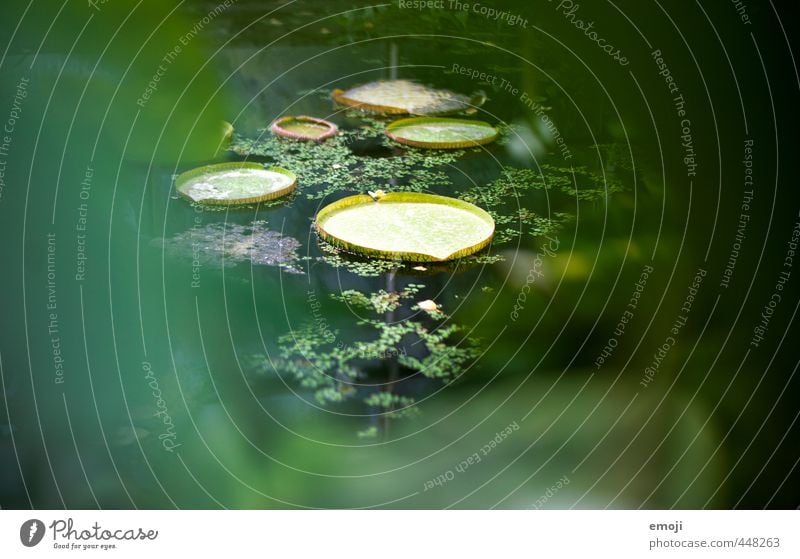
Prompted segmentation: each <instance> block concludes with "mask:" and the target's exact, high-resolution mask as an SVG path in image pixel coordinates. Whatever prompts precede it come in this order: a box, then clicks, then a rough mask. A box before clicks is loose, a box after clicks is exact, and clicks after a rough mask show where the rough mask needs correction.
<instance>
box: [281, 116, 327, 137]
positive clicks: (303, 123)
mask: <svg viewBox="0 0 800 559" xmlns="http://www.w3.org/2000/svg"><path fill="white" fill-rule="evenodd" d="M270 130H272V133H273V134H276V135H278V136H283V137H284V138H291V139H293V140H313V141H321V140H324V139H326V138H330V137H331V136H335V135H336V133H337V132H339V127H338V126H336V125H335V124H333V123H332V122H328V121H327V120H323V119H321V118H315V117H313V116H285V117H283V118H279V119H278V120H276V121H275V122H273V123H272V126H271V127H270Z"/></svg>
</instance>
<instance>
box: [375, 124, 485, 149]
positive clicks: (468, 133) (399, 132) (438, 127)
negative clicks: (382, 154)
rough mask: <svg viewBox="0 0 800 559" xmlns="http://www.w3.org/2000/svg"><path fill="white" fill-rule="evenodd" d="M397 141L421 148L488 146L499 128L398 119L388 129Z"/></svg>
mask: <svg viewBox="0 0 800 559" xmlns="http://www.w3.org/2000/svg"><path fill="white" fill-rule="evenodd" d="M386 135H387V136H388V137H390V138H391V139H392V140H394V141H395V142H400V143H401V144H406V145H409V146H414V147H418V148H435V149H458V148H468V147H475V146H479V145H483V144H488V143H490V142H493V141H495V140H496V139H497V135H498V132H497V129H496V128H495V127H494V126H492V125H491V124H489V123H487V122H483V121H480V120H464V119H459V118H433V117H418V118H404V119H402V120H396V121H395V122H392V123H391V124H389V125H388V126H387V127H386Z"/></svg>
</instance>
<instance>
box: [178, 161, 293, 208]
mask: <svg viewBox="0 0 800 559" xmlns="http://www.w3.org/2000/svg"><path fill="white" fill-rule="evenodd" d="M296 182H297V177H296V176H295V174H294V173H292V172H291V171H287V170H286V169H282V168H280V167H270V168H268V169H265V168H264V166H263V165H260V164H258V163H251V162H246V161H245V162H237V163H220V164H217V165H206V166H205V167H199V168H197V169H192V170H191V171H186V172H185V173H182V174H180V175H178V177H177V178H176V179H175V186H176V188H177V190H178V192H179V193H181V194H182V195H183V196H185V197H187V198H189V199H190V200H191V201H193V202H198V203H201V204H223V205H230V204H253V203H256V202H261V201H265V200H273V199H275V198H280V197H281V196H285V195H287V194H289V193H290V192H291V191H292V190H294V187H295V184H296Z"/></svg>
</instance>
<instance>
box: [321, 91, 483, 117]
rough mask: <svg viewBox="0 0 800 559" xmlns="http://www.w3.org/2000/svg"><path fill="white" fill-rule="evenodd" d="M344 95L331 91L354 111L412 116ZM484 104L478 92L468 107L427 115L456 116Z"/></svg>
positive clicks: (335, 98) (339, 101)
mask: <svg viewBox="0 0 800 559" xmlns="http://www.w3.org/2000/svg"><path fill="white" fill-rule="evenodd" d="M346 94H347V91H345V90H344V89H340V88H338V87H337V88H336V89H334V90H333V91H331V98H332V99H333V100H334V101H335V102H336V103H338V104H340V105H344V106H347V107H353V108H354V109H358V110H360V111H365V112H370V113H375V114H384V115H398V116H401V115H412V114H414V113H411V112H409V111H408V110H407V109H405V108H403V107H392V106H390V105H378V104H376V103H366V102H364V101H357V100H355V99H351V98H349V97H347V96H346ZM485 102H486V95H485V94H484V93H483V92H482V91H479V92H475V93H473V94H472V97H471V98H470V100H469V103H468V106H467V107H465V108H463V109H456V110H450V111H443V112H438V113H428V115H429V116H430V115H431V114H438V115H446V114H458V113H462V112H470V111H475V110H477V108H478V107H480V106H482V105H483V104H484V103H485Z"/></svg>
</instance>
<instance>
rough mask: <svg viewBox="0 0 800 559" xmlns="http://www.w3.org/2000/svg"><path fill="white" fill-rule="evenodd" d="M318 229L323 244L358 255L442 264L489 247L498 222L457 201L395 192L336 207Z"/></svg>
mask: <svg viewBox="0 0 800 559" xmlns="http://www.w3.org/2000/svg"><path fill="white" fill-rule="evenodd" d="M316 228H317V231H318V232H319V234H320V236H321V237H322V238H323V239H324V240H325V241H327V242H329V243H330V244H332V245H334V246H337V247H340V248H343V249H344V250H348V251H352V252H355V253H358V254H364V255H367V256H375V257H378V258H386V259H392V260H404V261H414V262H442V261H446V260H454V259H456V258H462V257H464V256H467V255H470V254H473V253H475V252H478V251H479V250H481V249H483V248H484V247H486V246H487V245H488V244H489V243H490V242H491V240H492V235H494V220H493V219H492V217H491V216H490V215H489V214H488V213H486V212H485V211H483V210H482V209H480V208H478V207H477V206H473V205H472V204H470V203H468V202H464V201H462V200H458V199H455V198H448V197H446V196H435V195H433V194H420V193H416V192H393V193H389V194H386V195H384V196H381V197H379V198H378V199H377V200H376V199H374V198H372V197H370V196H367V195H364V194H360V195H357V196H348V197H347V198H343V199H341V200H339V201H337V202H334V203H333V204H330V205H328V206H326V207H324V208H323V209H322V210H320V212H319V213H318V214H317V219H316Z"/></svg>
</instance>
